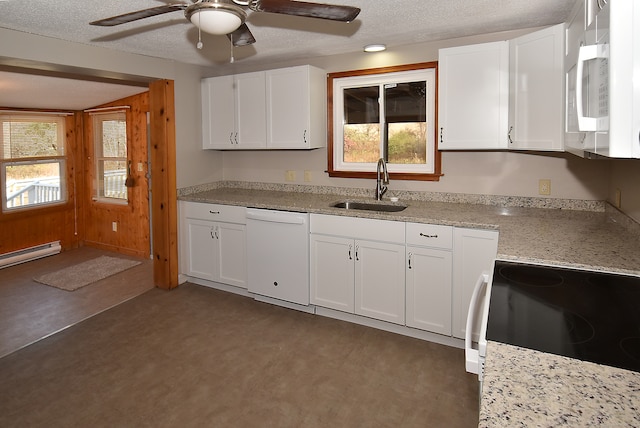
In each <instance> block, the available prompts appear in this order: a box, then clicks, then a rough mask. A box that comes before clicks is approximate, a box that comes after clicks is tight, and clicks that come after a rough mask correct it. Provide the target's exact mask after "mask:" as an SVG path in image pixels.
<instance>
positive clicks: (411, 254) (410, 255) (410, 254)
mask: <svg viewBox="0 0 640 428" xmlns="http://www.w3.org/2000/svg"><path fill="white" fill-rule="evenodd" d="M411 257H413V253H409V269H411Z"/></svg>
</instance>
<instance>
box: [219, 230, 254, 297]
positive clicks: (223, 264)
mask: <svg viewBox="0 0 640 428" xmlns="http://www.w3.org/2000/svg"><path fill="white" fill-rule="evenodd" d="M214 236H215V238H216V240H217V244H218V245H217V246H216V247H217V248H216V250H217V254H216V258H215V262H216V265H217V271H218V273H219V275H218V278H217V281H219V282H222V283H224V284H229V285H234V286H236V287H242V288H247V245H246V226H245V225H243V224H233V223H218V224H217V225H216V226H215V232H214Z"/></svg>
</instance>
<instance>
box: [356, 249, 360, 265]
mask: <svg viewBox="0 0 640 428" xmlns="http://www.w3.org/2000/svg"><path fill="white" fill-rule="evenodd" d="M358 250H360V246H359V245H356V261H357V262H359V261H360V256H359V255H358Z"/></svg>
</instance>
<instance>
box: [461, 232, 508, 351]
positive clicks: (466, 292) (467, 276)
mask: <svg viewBox="0 0 640 428" xmlns="http://www.w3.org/2000/svg"><path fill="white" fill-rule="evenodd" d="M453 245H454V248H455V250H454V259H453V295H452V296H453V305H452V309H453V318H452V321H453V331H452V333H453V337H457V338H459V339H464V336H465V329H466V323H467V313H468V310H469V302H470V301H471V295H472V294H473V287H474V285H475V283H476V280H477V279H478V277H479V276H480V275H481V274H482V272H485V271H486V272H491V269H492V266H493V262H494V261H495V258H496V254H497V252H498V231H497V230H478V229H465V228H455V230H454V236H453ZM476 313H477V314H478V316H480V315H481V314H482V311H480V310H477V311H476ZM473 325H476V326H479V325H481V322H480V320H476V322H474V323H473ZM478 333H479V332H477V331H474V332H473V340H474V341H477V340H478Z"/></svg>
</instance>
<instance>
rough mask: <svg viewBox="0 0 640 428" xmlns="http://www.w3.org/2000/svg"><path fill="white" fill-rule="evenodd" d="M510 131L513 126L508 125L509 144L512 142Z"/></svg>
mask: <svg viewBox="0 0 640 428" xmlns="http://www.w3.org/2000/svg"><path fill="white" fill-rule="evenodd" d="M511 131H513V126H510V127H509V132H507V139H508V140H509V144H513V140H512V139H511Z"/></svg>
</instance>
